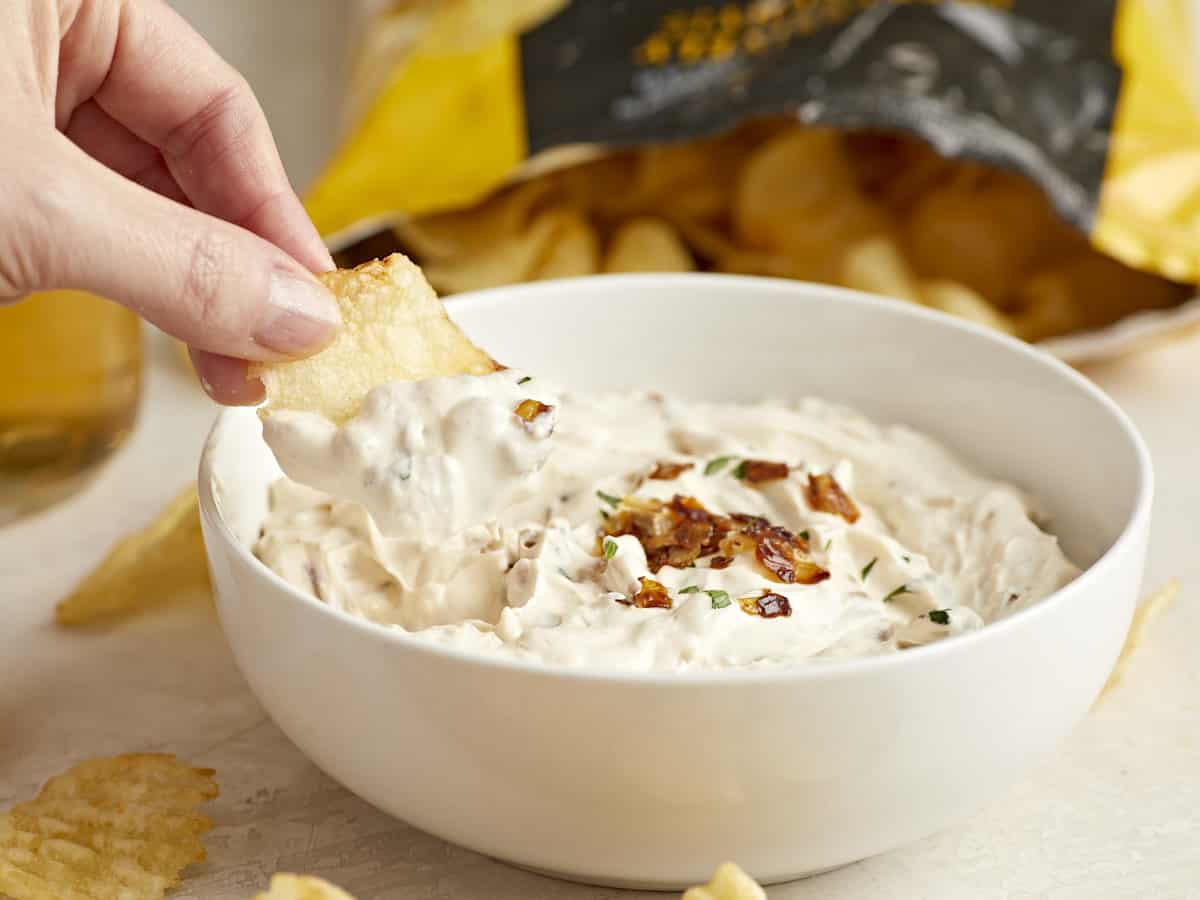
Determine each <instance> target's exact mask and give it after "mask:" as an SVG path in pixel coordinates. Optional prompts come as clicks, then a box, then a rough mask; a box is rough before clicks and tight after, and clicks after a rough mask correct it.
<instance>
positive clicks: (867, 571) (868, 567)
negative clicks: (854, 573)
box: [859, 556, 879, 581]
mask: <svg viewBox="0 0 1200 900" xmlns="http://www.w3.org/2000/svg"><path fill="white" fill-rule="evenodd" d="M877 562H879V557H878V556H876V557H875V558H874V559H872V560H871V561H870V562H869V563H867V564H866V565H865V566H863V570H862V575H861V576H859V577H861V578H862V580H863V581H866V580H867V576H868V575H870V574H871V570H872V569H873V568H875V563H877Z"/></svg>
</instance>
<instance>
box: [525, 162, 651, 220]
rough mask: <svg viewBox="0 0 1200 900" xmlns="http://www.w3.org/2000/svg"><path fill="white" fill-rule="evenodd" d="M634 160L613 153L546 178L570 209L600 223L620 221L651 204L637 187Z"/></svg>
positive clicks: (636, 163)
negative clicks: (555, 187)
mask: <svg viewBox="0 0 1200 900" xmlns="http://www.w3.org/2000/svg"><path fill="white" fill-rule="evenodd" d="M637 171H638V156H637V154H636V153H633V152H624V153H614V154H613V155H611V156H604V157H601V158H599V159H593V160H588V161H587V162H583V163H579V164H578V165H574V166H571V167H570V168H568V169H563V170H561V171H558V172H554V173H553V174H551V175H548V176H546V180H547V181H550V182H553V183H554V184H555V185H557V186H558V188H559V189H560V190H561V192H562V194H563V196H564V197H565V198H566V203H567V204H568V205H569V206H571V207H572V208H574V209H582V210H586V211H587V212H588V213H589V214H593V215H598V216H600V217H601V218H603V219H621V218H624V217H625V216H628V215H631V214H633V213H636V212H637V211H638V210H639V209H642V208H644V207H645V206H647V205H649V204H650V203H652V200H651V199H650V198H649V197H647V196H646V195H644V194H643V193H642V192H641V190H640V186H639V184H638V176H637Z"/></svg>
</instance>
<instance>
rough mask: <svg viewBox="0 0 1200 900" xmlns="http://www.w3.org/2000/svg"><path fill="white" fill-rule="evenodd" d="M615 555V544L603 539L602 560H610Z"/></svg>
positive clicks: (612, 541) (610, 539) (610, 540)
mask: <svg viewBox="0 0 1200 900" xmlns="http://www.w3.org/2000/svg"><path fill="white" fill-rule="evenodd" d="M616 555H617V542H616V541H614V540H612V538H605V539H604V558H605V559H612V558H613V557H614V556H616Z"/></svg>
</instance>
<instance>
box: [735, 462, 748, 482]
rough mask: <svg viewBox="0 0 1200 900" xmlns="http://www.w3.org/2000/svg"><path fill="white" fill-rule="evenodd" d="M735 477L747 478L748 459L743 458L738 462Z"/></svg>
mask: <svg viewBox="0 0 1200 900" xmlns="http://www.w3.org/2000/svg"><path fill="white" fill-rule="evenodd" d="M733 477H734V478H745V477H746V460H744V459H743V460H742V461H741V462H740V463H738V465H737V468H736V469H734V470H733Z"/></svg>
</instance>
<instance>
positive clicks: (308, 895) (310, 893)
mask: <svg viewBox="0 0 1200 900" xmlns="http://www.w3.org/2000/svg"><path fill="white" fill-rule="evenodd" d="M254 900H354V898H353V897H352V896H350V895H349V894H347V893H346V892H345V891H343V890H342V889H341V888H339V887H337V886H336V885H333V884H330V883H329V882H328V881H326V880H325V879H323V878H315V877H313V876H312V875H291V874H289V873H287V872H279V873H277V874H275V875H272V876H271V886H270V888H269V889H267V890H266V891H264V892H262V893H261V894H255V895H254Z"/></svg>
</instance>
